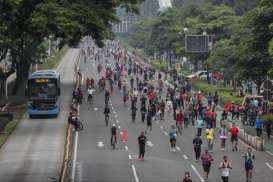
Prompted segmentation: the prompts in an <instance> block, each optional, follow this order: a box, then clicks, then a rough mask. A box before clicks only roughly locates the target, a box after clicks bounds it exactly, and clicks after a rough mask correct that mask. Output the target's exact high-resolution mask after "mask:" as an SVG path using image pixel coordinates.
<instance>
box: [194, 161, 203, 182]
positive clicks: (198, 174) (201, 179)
mask: <svg viewBox="0 0 273 182" xmlns="http://www.w3.org/2000/svg"><path fill="white" fill-rule="evenodd" d="M191 168H192V170H193V171H194V172H195V174H196V175H197V176H198V178H199V179H200V181H201V182H205V180H204V179H203V178H202V176H201V175H200V173H199V172H198V171H197V169H196V168H195V167H194V165H192V164H191Z"/></svg>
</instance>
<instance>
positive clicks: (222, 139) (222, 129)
mask: <svg viewBox="0 0 273 182" xmlns="http://www.w3.org/2000/svg"><path fill="white" fill-rule="evenodd" d="M218 136H219V139H220V142H221V149H220V150H225V148H226V139H227V138H228V131H227V128H226V125H225V124H222V125H221V127H220V128H219V130H218Z"/></svg>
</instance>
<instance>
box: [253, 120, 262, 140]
mask: <svg viewBox="0 0 273 182" xmlns="http://www.w3.org/2000/svg"><path fill="white" fill-rule="evenodd" d="M262 127H263V121H262V118H261V117H260V115H258V116H257V117H256V121H255V128H256V133H257V137H261V134H262Z"/></svg>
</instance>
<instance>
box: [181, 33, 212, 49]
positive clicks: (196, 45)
mask: <svg viewBox="0 0 273 182" xmlns="http://www.w3.org/2000/svg"><path fill="white" fill-rule="evenodd" d="M213 37H214V35H186V38H185V47H186V52H187V53H205V52H208V51H209V50H210V48H211V46H212V42H213Z"/></svg>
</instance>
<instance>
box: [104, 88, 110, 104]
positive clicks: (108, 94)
mask: <svg viewBox="0 0 273 182" xmlns="http://www.w3.org/2000/svg"><path fill="white" fill-rule="evenodd" d="M109 97H110V92H109V91H108V90H106V92H105V105H108V102H109Z"/></svg>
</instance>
